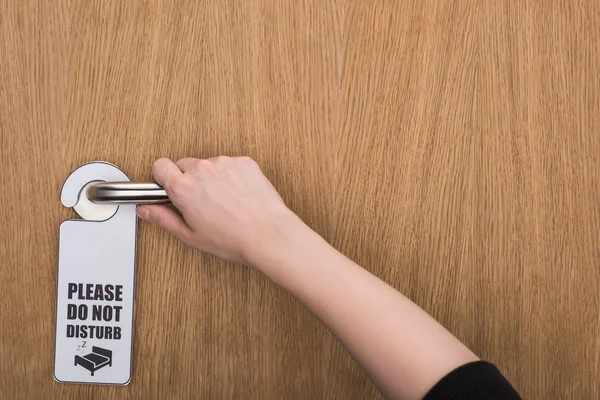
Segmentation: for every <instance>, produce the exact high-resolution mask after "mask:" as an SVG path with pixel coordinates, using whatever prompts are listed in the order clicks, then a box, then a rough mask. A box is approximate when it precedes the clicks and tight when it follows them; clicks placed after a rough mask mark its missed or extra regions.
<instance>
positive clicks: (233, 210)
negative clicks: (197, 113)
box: [137, 157, 301, 264]
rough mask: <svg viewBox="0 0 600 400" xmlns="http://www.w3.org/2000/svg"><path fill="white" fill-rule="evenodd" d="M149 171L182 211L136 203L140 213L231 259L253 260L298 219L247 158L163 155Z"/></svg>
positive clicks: (187, 241)
mask: <svg viewBox="0 0 600 400" xmlns="http://www.w3.org/2000/svg"><path fill="white" fill-rule="evenodd" d="M152 176H153V177H154V179H155V180H156V182H157V183H158V184H159V185H161V186H162V187H163V188H164V189H165V191H166V192H167V194H168V196H169V198H170V199H171V202H172V203H173V204H174V205H175V206H176V207H177V209H178V210H179V211H180V212H181V215H180V214H179V213H177V212H176V211H174V210H172V209H171V208H169V207H167V206H163V205H148V206H141V207H138V209H137V213H138V216H139V217H140V218H142V219H144V220H147V221H149V222H151V223H153V224H155V225H157V226H159V227H161V228H163V229H165V230H166V231H168V232H170V233H172V234H173V235H174V236H176V237H177V238H178V239H180V240H181V241H182V242H183V243H184V244H186V245H188V246H191V247H195V248H197V249H199V250H202V251H206V252H209V253H212V254H214V255H216V256H219V257H221V258H224V259H226V260H229V261H237V262H241V263H244V264H252V263H253V257H254V256H256V255H257V254H256V253H257V252H260V251H261V248H262V247H264V246H266V245H267V243H271V245H272V243H273V242H274V241H275V243H276V239H277V237H278V236H280V235H281V233H282V229H284V227H285V226H289V225H290V224H292V225H294V224H298V223H301V222H300V220H299V219H298V218H297V217H296V216H295V215H294V214H293V213H292V212H291V211H290V210H289V209H288V208H287V207H286V205H285V204H284V202H283V200H282V199H281V197H280V196H279V194H278V193H277V191H276V190H275V188H274V187H273V185H271V183H270V182H269V180H268V179H267V178H266V177H265V176H264V175H263V173H262V171H261V170H260V168H259V166H258V164H256V162H255V161H254V160H252V159H251V158H249V157H216V158H211V159H207V160H200V159H195V158H184V159H181V160H179V161H177V162H176V163H173V162H172V161H171V160H169V159H166V158H161V159H160V160H157V161H156V162H155V163H154V165H153V166H152Z"/></svg>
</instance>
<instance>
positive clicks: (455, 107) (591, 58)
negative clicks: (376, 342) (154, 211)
mask: <svg viewBox="0 0 600 400" xmlns="http://www.w3.org/2000/svg"><path fill="white" fill-rule="evenodd" d="M599 26H600V2H598V1H587V0H576V1H568V2H567V1H559V0H556V1H543V0H524V1H518V2H517V1H509V0H498V1H481V0H465V1H452V0H410V1H395V0H380V1H376V2H365V1H359V0H356V1H352V0H334V1H322V2H321V1H311V0H297V1H281V0H251V1H233V0H214V1H208V0H198V1H193V0H182V1H175V0H163V1H159V0H149V1H114V0H109V1H99V0H98V1H83V0H63V1H59V0H55V1H50V0H48V1H35V0H1V1H0V145H1V146H0V165H1V166H2V185H3V187H2V190H0V200H1V206H2V207H0V220H1V221H2V225H1V226H0V234H1V237H2V241H1V242H0V282H1V285H2V287H1V290H0V301H1V304H2V306H3V307H2V310H1V311H0V398H6V399H54V398H56V399H82V398H86V399H88V398H89V399H100V398H114V399H120V398H136V399H137V398H140V399H153V398H157V399H158V398H160V399H171V398H173V399H175V398H181V399H187V398H190V399H192V398H194V399H195V398H205V399H246V398H256V399H284V398H285V399H294V398H298V399H309V398H310V399H319V398H327V399H370V398H376V397H378V396H380V395H379V394H378V392H377V391H376V389H375V388H374V387H373V386H372V384H371V383H370V382H369V380H368V379H367V377H366V376H365V375H364V374H363V373H362V372H361V371H360V369H359V368H358V367H357V366H356V365H355V363H354V361H353V360H352V359H351V358H350V357H349V356H348V355H347V354H346V353H345V352H344V350H343V348H342V347H341V346H340V345H339V344H338V343H337V342H336V341H335V340H334V339H333V337H332V336H331V335H330V334H329V333H328V332H327V331H326V330H325V329H324V328H323V327H322V326H320V324H319V323H318V321H316V320H315V319H314V318H313V317H312V316H311V315H310V314H309V313H308V312H307V311H306V310H304V309H303V307H302V306H301V305H300V304H299V303H297V302H296V301H295V300H294V299H293V298H291V297H290V296H289V295H288V294H286V293H285V292H283V291H282V290H281V289H279V288H277V287H275V286H274V285H273V284H272V283H271V282H270V281H268V280H267V279H266V278H265V277H263V276H261V275H260V274H258V273H257V272H255V271H251V270H248V269H246V268H243V267H242V266H239V265H233V264H228V263H225V262H222V261H220V260H218V259H216V258H215V257H212V256H209V255H205V254H201V253H199V252H197V251H194V250H191V249H187V248H185V247H184V246H182V245H181V244H179V243H178V242H177V241H175V240H174V239H173V238H171V237H169V236H168V235H167V234H166V233H164V232H161V231H159V230H157V229H155V228H153V227H151V226H148V225H146V224H142V223H141V224H140V226H139V234H138V242H137V246H138V260H137V271H136V279H137V281H136V293H135V299H136V309H135V336H134V355H133V377H132V381H131V383H130V384H129V386H126V387H108V386H85V385H68V384H59V383H56V382H54V381H53V379H52V370H53V354H54V318H55V301H56V277H57V241H58V238H57V233H58V226H59V224H60V222H61V221H62V220H64V219H67V218H74V217H75V215H74V213H73V212H72V211H71V210H65V209H63V208H62V206H61V205H60V202H59V192H60V188H61V185H62V182H63V181H64V179H65V178H66V177H67V176H68V174H69V172H70V171H72V170H73V169H74V168H76V167H77V166H78V165H80V164H82V163H85V162H88V161H92V160H106V161H110V162H113V163H115V164H117V165H119V166H120V167H122V168H123V170H124V171H126V172H127V173H128V174H129V176H130V177H131V178H132V179H133V180H147V179H149V170H150V167H151V164H152V161H153V160H155V159H156V158H159V157H165V156H166V157H170V158H173V159H177V158H181V157H184V156H191V157H211V156H215V155H219V154H226V155H250V156H252V157H254V158H255V159H256V160H257V161H258V162H259V164H260V165H261V167H262V168H263V170H264V172H265V174H266V175H267V176H268V177H269V178H270V179H271V180H272V181H273V183H274V184H275V186H276V187H277V189H278V190H279V191H280V192H281V194H282V196H283V197H284V199H285V201H286V202H287V204H288V205H289V206H290V208H292V209H293V210H294V211H295V212H296V213H298V215H299V216H300V217H302V218H303V219H304V220H305V221H306V222H307V223H308V224H309V225H310V226H311V227H313V228H314V229H315V230H316V231H317V232H319V233H320V234H321V235H323V236H324V237H325V238H326V239H327V240H328V241H329V242H330V243H332V244H333V245H334V246H335V247H336V248H338V249H340V250H341V251H343V252H344V253H346V254H347V255H348V256H350V257H351V258H353V259H354V260H356V261H357V262H359V263H360V264H361V265H363V266H364V267H365V268H367V269H368V270H370V271H372V272H373V273H375V274H376V275H378V276H380V277H381V278H383V279H384V280H386V281H387V282H389V283H390V284H391V285H393V286H394V287H396V288H398V289H399V290H400V291H402V292H403V293H405V294H406V295H408V296H409V297H410V298H411V299H413V300H414V301H415V302H416V303H418V304H419V305H421V306H422V307H423V308H424V309H425V310H427V311H428V312H429V313H431V314H432V315H433V316H434V317H435V318H437V319H438V320H439V321H440V322H441V323H443V324H444V325H445V326H446V327H447V328H448V329H449V330H450V331H452V332H453V333H454V334H455V335H456V336H457V337H458V338H460V339H461V340H463V341H464V342H465V343H466V344H467V345H468V346H470V347H471V348H472V349H473V350H474V351H475V352H476V353H477V354H478V355H480V356H481V357H482V358H485V359H487V360H489V361H491V362H493V363H495V364H496V365H498V367H499V368H500V369H501V370H502V371H503V372H504V373H505V375H506V376H507V377H508V379H509V380H510V381H511V382H512V383H513V384H514V385H515V387H516V388H517V389H518V390H519V391H520V393H521V394H522V395H523V396H524V397H525V398H531V399H562V398H565V399H567V398H573V399H597V398H600V369H599V355H600V319H599V315H600V294H599V293H600V240H599V236H600V183H599V180H600V94H599V92H600V33H599V31H598V27H599Z"/></svg>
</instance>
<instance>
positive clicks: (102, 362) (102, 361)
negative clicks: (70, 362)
mask: <svg viewBox="0 0 600 400" xmlns="http://www.w3.org/2000/svg"><path fill="white" fill-rule="evenodd" d="M78 365H80V366H82V367H83V368H85V369H87V370H88V371H90V372H91V374H92V376H94V372H96V371H98V370H99V369H100V368H104V367H106V366H107V365H108V366H109V367H112V351H111V350H108V349H103V348H102V347H96V346H92V352H91V353H90V354H86V355H85V356H83V357H82V356H77V355H76V356H75V366H78Z"/></svg>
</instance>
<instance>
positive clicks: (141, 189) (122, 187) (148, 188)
mask: <svg viewBox="0 0 600 400" xmlns="http://www.w3.org/2000/svg"><path fill="white" fill-rule="evenodd" d="M86 194H87V197H88V199H89V200H90V201H91V202H92V203H96V204H165V203H170V202H171V201H170V200H169V196H167V192H165V190H164V189H163V188H162V187H161V186H160V185H157V184H156V183H153V182H98V183H94V184H92V185H90V186H89V187H88V188H87V193H86Z"/></svg>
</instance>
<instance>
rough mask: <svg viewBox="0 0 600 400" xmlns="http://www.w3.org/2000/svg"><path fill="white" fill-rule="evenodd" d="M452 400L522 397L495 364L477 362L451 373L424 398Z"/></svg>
mask: <svg viewBox="0 0 600 400" xmlns="http://www.w3.org/2000/svg"><path fill="white" fill-rule="evenodd" d="M450 399H452V400H454V399H468V400H471V399H473V400H474V399H478V400H500V399H502V400H520V399H521V397H520V396H519V394H518V393H517V391H516V390H515V389H514V388H513V387H512V386H511V384H510V383H509V382H508V381H507V380H506V378H504V376H502V374H501V373H500V371H498V368H496V367H495V366H494V365H493V364H490V363H488V362H485V361H475V362H472V363H469V364H465V365H463V366H461V367H458V368H456V369H455V370H454V371H452V372H450V373H449V374H448V375H446V376H445V377H444V378H442V380H441V381H439V382H438V383H437V384H436V385H435V386H434V387H432V388H431V390H430V391H429V393H427V394H426V395H425V397H424V398H423V400H450Z"/></svg>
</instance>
